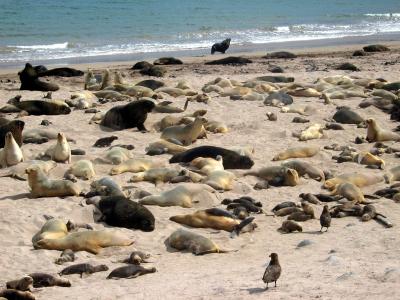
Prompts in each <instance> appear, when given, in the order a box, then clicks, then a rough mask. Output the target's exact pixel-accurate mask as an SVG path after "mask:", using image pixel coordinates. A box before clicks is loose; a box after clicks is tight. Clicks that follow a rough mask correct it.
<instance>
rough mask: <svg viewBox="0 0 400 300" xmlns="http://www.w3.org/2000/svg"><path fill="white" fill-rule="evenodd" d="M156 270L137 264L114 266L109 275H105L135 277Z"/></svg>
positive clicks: (115, 277)
mask: <svg viewBox="0 0 400 300" xmlns="http://www.w3.org/2000/svg"><path fill="white" fill-rule="evenodd" d="M156 271H157V270H156V268H150V269H146V268H144V267H142V266H138V265H129V266H124V267H119V268H116V269H115V270H113V271H112V272H111V273H110V275H108V276H107V279H119V278H135V277H138V276H141V275H145V274H149V273H154V272H156Z"/></svg>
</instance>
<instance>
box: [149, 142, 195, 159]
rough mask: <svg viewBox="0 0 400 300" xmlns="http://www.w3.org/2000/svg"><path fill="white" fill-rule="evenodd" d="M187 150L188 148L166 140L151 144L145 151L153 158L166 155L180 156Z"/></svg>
mask: <svg viewBox="0 0 400 300" xmlns="http://www.w3.org/2000/svg"><path fill="white" fill-rule="evenodd" d="M186 150H188V148H186V147H184V146H180V145H177V144H174V143H171V142H168V141H166V140H159V141H157V142H154V143H151V144H149V145H148V146H147V147H146V149H145V151H146V154H147V155H151V156H153V155H161V154H164V153H169V154H178V153H182V152H185V151H186Z"/></svg>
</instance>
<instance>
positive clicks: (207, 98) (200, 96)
mask: <svg viewBox="0 0 400 300" xmlns="http://www.w3.org/2000/svg"><path fill="white" fill-rule="evenodd" d="M187 100H189V101H196V102H200V103H206V104H207V103H208V101H210V96H208V95H207V94H205V93H202V94H197V95H194V96H190V97H188V98H187Z"/></svg>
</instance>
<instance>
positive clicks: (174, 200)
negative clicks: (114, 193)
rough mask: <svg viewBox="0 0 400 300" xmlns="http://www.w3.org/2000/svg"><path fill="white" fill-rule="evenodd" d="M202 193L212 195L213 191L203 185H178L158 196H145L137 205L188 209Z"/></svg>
mask: <svg viewBox="0 0 400 300" xmlns="http://www.w3.org/2000/svg"><path fill="white" fill-rule="evenodd" d="M202 192H204V193H207V192H209V193H212V192H214V189H213V188H211V187H210V186H208V185H205V184H193V183H186V184H180V185H178V186H177V187H175V188H173V189H171V190H168V191H164V192H162V193H161V194H159V195H150V196H146V197H144V198H142V199H140V200H139V203H140V204H143V205H158V206H181V207H185V208H190V207H192V206H193V202H192V201H193V199H194V198H195V197H196V196H197V195H199V194H200V193H202Z"/></svg>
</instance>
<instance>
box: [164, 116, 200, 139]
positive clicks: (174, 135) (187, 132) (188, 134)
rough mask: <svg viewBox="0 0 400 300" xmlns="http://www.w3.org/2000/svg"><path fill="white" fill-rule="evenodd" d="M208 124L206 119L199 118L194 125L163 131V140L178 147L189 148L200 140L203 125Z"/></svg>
mask: <svg viewBox="0 0 400 300" xmlns="http://www.w3.org/2000/svg"><path fill="white" fill-rule="evenodd" d="M206 123H207V120H206V119H205V118H203V117H197V118H196V119H195V120H194V122H193V123H192V124H188V125H185V126H171V127H167V128H165V129H164V130H163V132H162V134H161V139H163V140H167V141H170V142H172V143H175V144H177V145H182V146H189V145H191V144H192V143H194V142H195V141H196V140H197V139H198V137H199V135H200V133H201V131H202V129H203V125H204V124H206Z"/></svg>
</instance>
